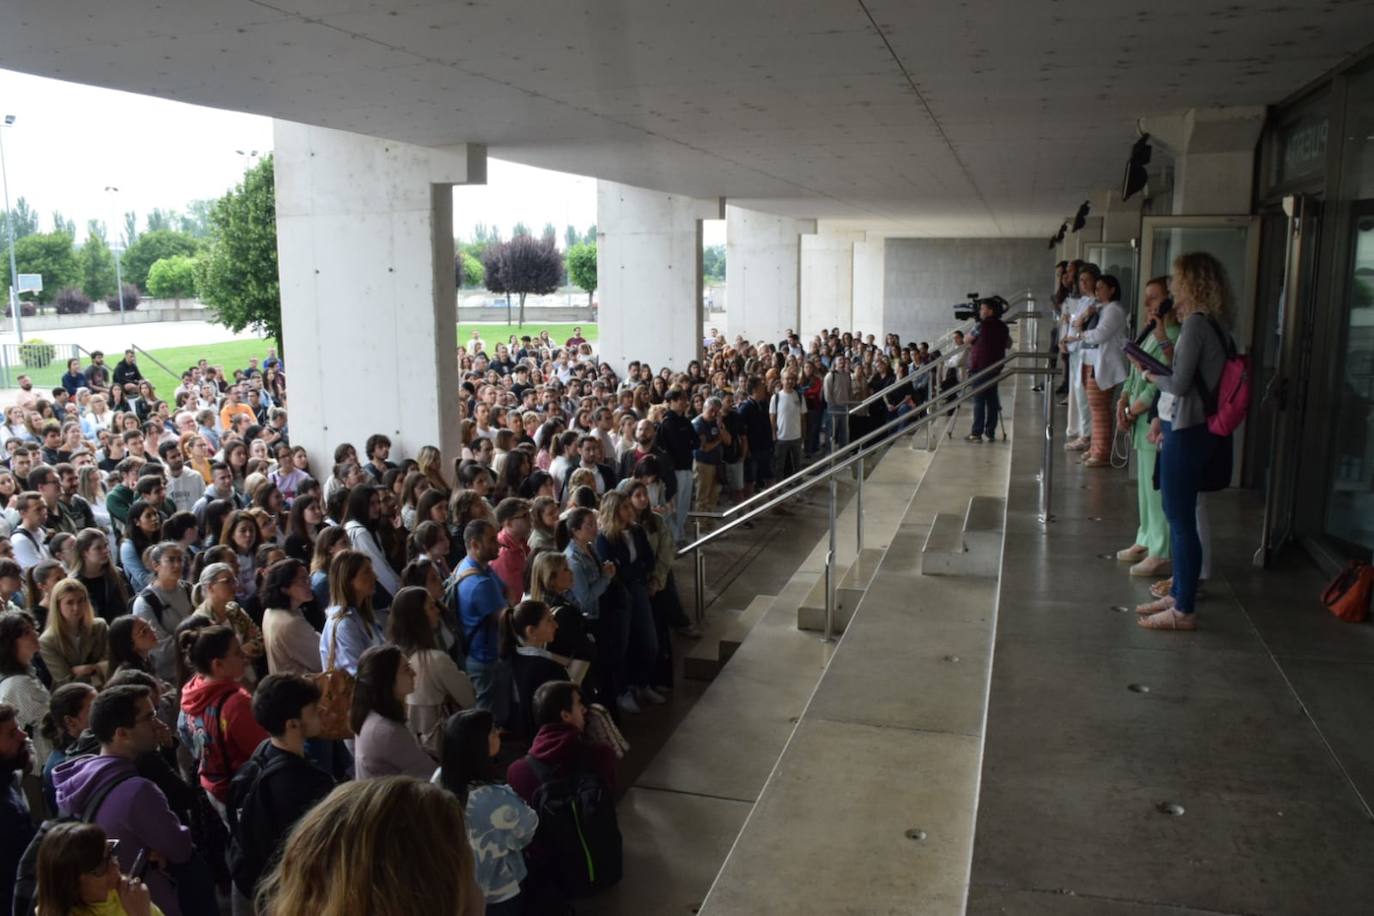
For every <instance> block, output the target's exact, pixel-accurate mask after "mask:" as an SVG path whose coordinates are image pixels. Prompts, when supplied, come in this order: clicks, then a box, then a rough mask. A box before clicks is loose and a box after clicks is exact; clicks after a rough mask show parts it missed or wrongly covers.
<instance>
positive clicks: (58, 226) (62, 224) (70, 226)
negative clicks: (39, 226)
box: [52, 210, 76, 238]
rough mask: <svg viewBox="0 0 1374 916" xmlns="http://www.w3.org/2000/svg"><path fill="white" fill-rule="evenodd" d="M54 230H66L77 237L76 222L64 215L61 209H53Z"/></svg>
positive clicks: (73, 236) (68, 233)
mask: <svg viewBox="0 0 1374 916" xmlns="http://www.w3.org/2000/svg"><path fill="white" fill-rule="evenodd" d="M52 231H53V232H65V233H67V235H70V236H71V237H72V238H76V223H75V222H73V221H72V220H69V219H67V218H66V217H65V216H63V215H62V211H61V210H54V211H52Z"/></svg>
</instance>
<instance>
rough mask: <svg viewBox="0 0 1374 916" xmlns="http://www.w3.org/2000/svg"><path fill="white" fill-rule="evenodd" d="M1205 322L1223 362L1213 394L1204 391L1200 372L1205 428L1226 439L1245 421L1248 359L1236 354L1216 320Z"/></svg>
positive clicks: (1248, 403)
mask: <svg viewBox="0 0 1374 916" xmlns="http://www.w3.org/2000/svg"><path fill="white" fill-rule="evenodd" d="M1207 323H1208V324H1210V325H1211V326H1212V330H1213V331H1215V332H1216V335H1217V337H1218V338H1220V340H1221V346H1222V348H1223V349H1224V350H1225V351H1226V363H1225V365H1224V366H1222V369H1221V378H1220V379H1219V380H1218V381H1217V391H1216V394H1215V395H1213V394H1212V393H1211V392H1209V391H1208V390H1207V383H1206V382H1204V381H1202V374H1201V372H1199V373H1198V382H1199V384H1201V385H1202V396H1203V400H1204V401H1206V402H1207V428H1208V429H1209V430H1211V432H1212V433H1213V435H1217V436H1229V435H1231V433H1233V432H1235V431H1236V430H1237V429H1239V428H1240V424H1241V423H1243V422H1245V414H1246V413H1247V412H1248V411H1249V410H1250V357H1249V356H1246V355H1244V354H1240V353H1237V352H1236V347H1235V344H1234V343H1233V342H1232V340H1231V338H1230V337H1229V336H1227V334H1226V333H1225V332H1223V331H1222V330H1221V328H1220V327H1219V326H1218V325H1217V323H1216V321H1214V320H1213V319H1212V318H1208V319H1207Z"/></svg>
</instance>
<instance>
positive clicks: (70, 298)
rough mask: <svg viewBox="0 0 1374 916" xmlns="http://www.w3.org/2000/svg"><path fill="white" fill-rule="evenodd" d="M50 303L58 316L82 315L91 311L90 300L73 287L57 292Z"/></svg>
mask: <svg viewBox="0 0 1374 916" xmlns="http://www.w3.org/2000/svg"><path fill="white" fill-rule="evenodd" d="M52 302H53V306H54V307H55V308H56V309H57V314H59V315H84V314H86V313H87V312H89V311H90V310H91V300H90V298H89V297H88V296H87V295H86V294H85V293H84V292H82V291H81V290H80V289H78V288H77V287H75V286H69V287H67V288H66V289H63V290H59V291H58V293H57V295H56V296H54V297H53V300H52Z"/></svg>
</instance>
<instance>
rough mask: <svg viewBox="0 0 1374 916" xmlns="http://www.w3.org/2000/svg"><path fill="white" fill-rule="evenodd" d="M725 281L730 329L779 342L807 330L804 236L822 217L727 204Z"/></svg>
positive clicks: (750, 337) (737, 332) (758, 338)
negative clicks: (789, 334)
mask: <svg viewBox="0 0 1374 916" xmlns="http://www.w3.org/2000/svg"><path fill="white" fill-rule="evenodd" d="M725 220H726V225H725V231H726V246H725V250H726V254H725V283H726V285H727V286H728V287H729V288H730V312H729V315H730V333H731V335H734V334H743V335H744V337H745V338H746V339H748V340H768V341H774V342H776V341H778V340H781V339H782V336H783V334H785V333H786V331H787V329H788V328H791V329H793V330H795V331H797V332H798V333H800V332H801V327H800V326H801V237H802V235H804V234H811V233H814V232H815V231H816V221H815V220H811V219H792V218H790V217H786V216H774V215H773V214H771V213H761V212H759V211H757V210H746V209H744V208H743V207H736V206H727V207H726V208H725Z"/></svg>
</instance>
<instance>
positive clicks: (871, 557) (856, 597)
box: [797, 547, 884, 633]
mask: <svg viewBox="0 0 1374 916" xmlns="http://www.w3.org/2000/svg"><path fill="white" fill-rule="evenodd" d="M883 552H884V551H883V550H882V549H880V548H877V547H865V548H864V550H863V552H862V553H861V554H860V555H859V556H858V557H857V558H856V559H855V560H854V562H853V563H852V564H850V566H849V568H848V569H847V570H845V571H844V572H843V574H842V575H841V576H840V581H839V582H838V583H837V584H836V586H835V619H834V627H835V632H836V633H843V632H844V628H845V627H846V626H847V625H848V624H849V621H850V619H851V618H852V617H853V616H854V609H855V608H857V607H858V606H859V601H860V599H862V598H863V596H864V591H865V590H866V589H867V588H868V584H869V582H871V581H873V575H874V573H876V572H877V569H878V564H879V563H880V562H881V561H882V558H883ZM797 629H799V630H811V631H813V632H816V633H821V632H824V631H825V575H824V574H822V575H821V577H820V578H819V579H817V580H816V584H815V585H813V586H812V587H811V590H810V591H809V592H807V594H806V600H805V601H804V602H803V603H802V605H801V606H800V607H798V608H797Z"/></svg>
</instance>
